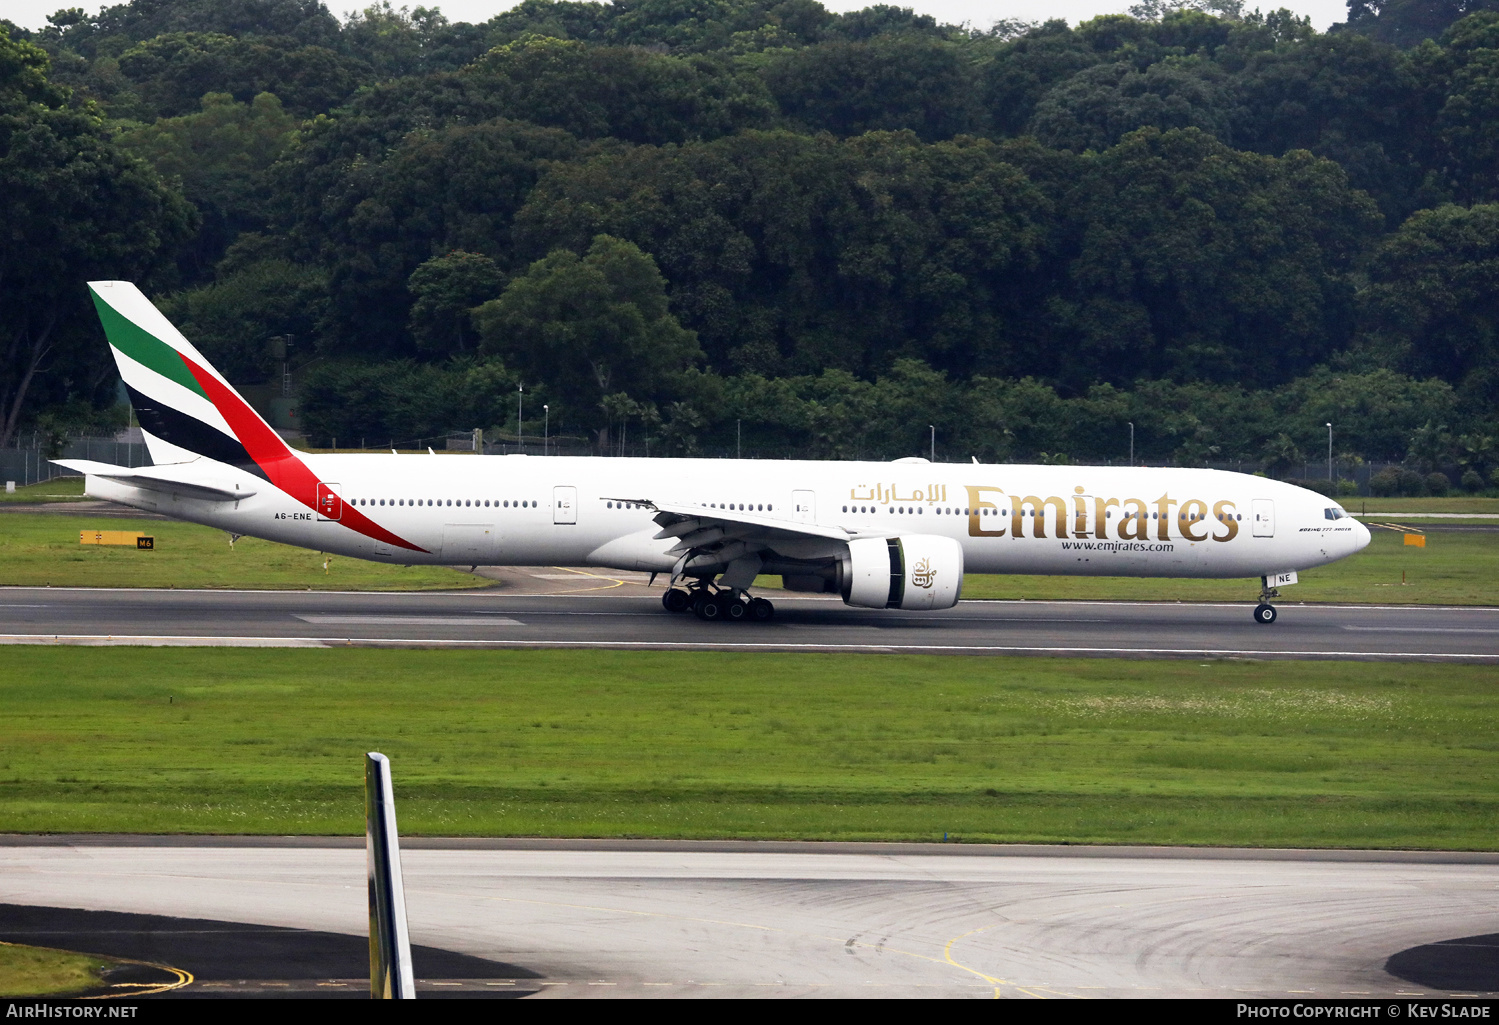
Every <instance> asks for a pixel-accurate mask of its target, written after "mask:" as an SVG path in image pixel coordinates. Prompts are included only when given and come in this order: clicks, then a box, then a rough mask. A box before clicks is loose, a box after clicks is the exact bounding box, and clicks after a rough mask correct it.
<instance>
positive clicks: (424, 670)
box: [0, 647, 1499, 850]
mask: <svg viewBox="0 0 1499 1025" xmlns="http://www.w3.org/2000/svg"><path fill="white" fill-rule="evenodd" d="M1496 683H1499V671H1496V670H1494V669H1492V668H1486V667H1474V666H1450V665H1424V664H1379V663H1326V662H1318V663H1289V662H1275V663H1255V662H1233V663H1225V662H1217V663H1211V664H1207V665H1200V664H1198V663H1195V662H1162V663H1151V662H1143V661H1109V660H1060V659H1052V660H1048V659H1030V660H1028V659H999V658H940V657H923V656H877V655H871V656H837V657H834V656H817V655H789V654H787V655H779V654H764V655H734V654H720V653H713V654H698V653H650V652H576V651H546V652H536V651H509V652H445V651H368V650H358V649H355V650H342V651H339V650H330V651H305V650H270V651H265V650H260V651H246V650H235V649H229V650H225V649H217V650H203V649H134V648H110V649H83V648H42V647H34V648H33V647H21V648H10V649H7V651H6V656H5V670H4V673H3V676H0V688H3V689H0V701H3V705H4V708H5V716H4V717H3V720H0V832H10V831H16V832H39V831H56V832H68V831H128V832H151V833H177V832H189V833H191V832H206V833H212V832H226V833H273V834H283V833H299V834H357V833H359V832H361V831H362V813H363V798H362V790H361V784H362V771H363V769H362V756H363V754H364V752H366V751H370V750H379V751H383V752H385V753H386V754H387V755H389V756H390V757H391V759H392V762H393V765H394V771H395V779H396V796H397V809H398V813H399V817H400V824H401V829H402V831H403V833H406V834H408V835H409V834H446V835H552V836H654V837H761V838H769V837H799V838H821V839H890V840H934V839H940V838H942V836H943V835H944V834H948V835H950V836H951V837H952V838H954V839H960V840H967V841H979V840H989V841H1035V842H1069V843H1170V844H1245V845H1263V846H1313V847H1414V848H1462V849H1484V850H1492V849H1495V848H1496V847H1499V779H1496V775H1499V740H1496V739H1495V738H1496V737H1499V689H1496V687H1495V684H1496Z"/></svg>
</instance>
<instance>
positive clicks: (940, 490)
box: [848, 484, 947, 505]
mask: <svg viewBox="0 0 1499 1025" xmlns="http://www.w3.org/2000/svg"><path fill="white" fill-rule="evenodd" d="M848 497H849V498H851V499H852V500H853V501H855V502H873V503H875V504H876V505H892V504H894V503H896V502H925V503H927V504H928V505H936V504H938V503H939V502H945V501H947V485H946V484H928V485H927V486H926V488H925V489H923V488H921V487H920V486H917V487H915V488H909V487H908V488H907V489H906V490H902V489H901V487H900V485H898V484H891V485H888V486H886V485H884V484H873V485H871V484H858V485H855V486H854V487H852V488H850V489H849V492H848Z"/></svg>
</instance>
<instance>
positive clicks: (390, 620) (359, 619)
mask: <svg viewBox="0 0 1499 1025" xmlns="http://www.w3.org/2000/svg"><path fill="white" fill-rule="evenodd" d="M295 618H297V619H300V620H301V621H302V622H304V623H314V624H317V625H318V626H520V625H521V622H520V620H518V619H507V618H506V617H504V616H337V615H323V614H321V613H313V614H303V613H296V614H295Z"/></svg>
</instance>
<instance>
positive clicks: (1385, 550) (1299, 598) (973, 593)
mask: <svg viewBox="0 0 1499 1025" xmlns="http://www.w3.org/2000/svg"><path fill="white" fill-rule="evenodd" d="M1373 533H1374V537H1373V540H1372V541H1370V543H1369V547H1368V548H1365V549H1364V550H1363V551H1362V552H1359V553H1358V554H1357V555H1352V556H1349V557H1348V558H1346V559H1342V560H1340V561H1338V562H1334V563H1332V564H1331V565H1328V566H1321V567H1318V568H1316V569H1309V570H1306V571H1304V572H1303V573H1301V575H1300V576H1301V582H1300V583H1298V584H1295V585H1294V586H1291V587H1285V588H1282V589H1281V598H1280V601H1281V602H1282V603H1290V602H1303V601H1305V602H1368V603H1373V604H1392V605H1393V604H1410V605H1499V532H1494V533H1487V532H1477V531H1475V532H1472V533H1467V532H1462V531H1433V532H1431V533H1429V534H1427V535H1426V547H1425V548H1412V547H1408V546H1407V545H1406V544H1405V535H1404V534H1403V533H1401V532H1399V531H1393V530H1379V529H1376V530H1374V532H1373ZM1258 592H1259V580H1257V579H1248V580H1179V579H1164V580H1151V579H1140V578H1134V577H1043V576H980V575H976V574H970V575H968V576H966V577H964V578H963V597H964V598H968V599H975V598H999V599H1016V598H1026V599H1031V600H1041V599H1112V600H1118V601H1250V600H1252V599H1253V598H1254V597H1255V595H1256V594H1258Z"/></svg>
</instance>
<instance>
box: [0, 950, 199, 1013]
mask: <svg viewBox="0 0 1499 1025" xmlns="http://www.w3.org/2000/svg"><path fill="white" fill-rule="evenodd" d="M14 946H17V944H14V943H6V942H5V941H4V940H0V947H14ZM38 949H40V950H57V951H58V953H62V954H76V953H79V951H76V950H59V948H57V947H39V948H38ZM94 956H95V957H108V955H102V954H96V955H94ZM109 960H111V961H118V962H119V963H120V964H135V965H142V966H144V967H146V968H158V969H160V970H161V971H164V972H171V973H172V974H173V975H175V976H176V978H175V979H173V980H172V981H171V982H116V983H113V984H111V986H110V987H109V988H110V989H117V990H122V991H124V992H119V993H97V994H95V995H94V996H90V997H79V998H78V999H80V1000H113V999H115V998H116V997H124V996H132V997H149V996H154V995H155V994H157V993H166V992H168V991H169V990H174V989H181V988H182V987H183V986H186V985H188V984H189V983H191V982H192V981H193V973H192V972H189V971H184V970H183V969H181V968H173V967H172V966H171V965H165V964H157V963H156V962H155V961H136V960H134V959H133V958H128V957H110V958H109Z"/></svg>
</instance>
